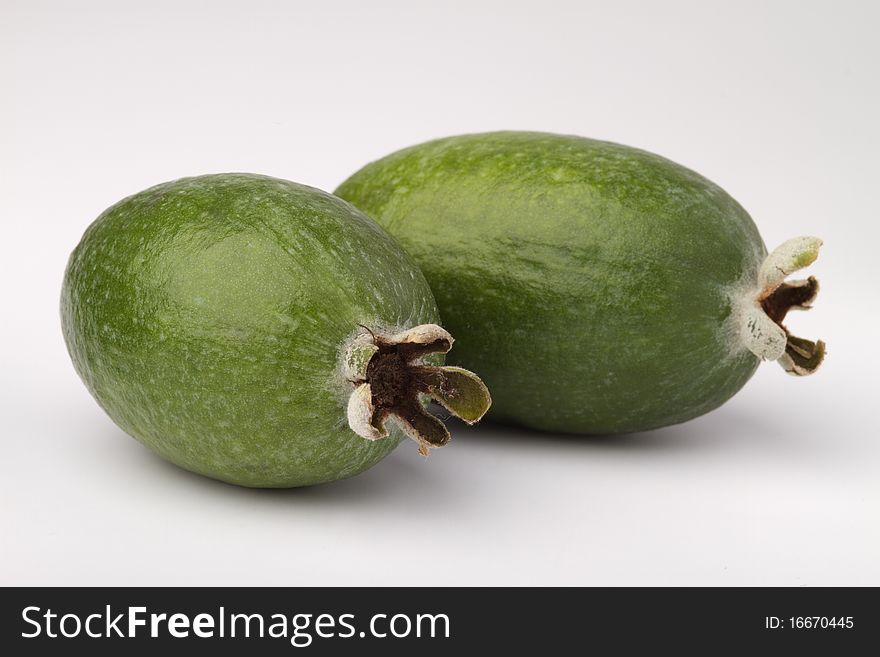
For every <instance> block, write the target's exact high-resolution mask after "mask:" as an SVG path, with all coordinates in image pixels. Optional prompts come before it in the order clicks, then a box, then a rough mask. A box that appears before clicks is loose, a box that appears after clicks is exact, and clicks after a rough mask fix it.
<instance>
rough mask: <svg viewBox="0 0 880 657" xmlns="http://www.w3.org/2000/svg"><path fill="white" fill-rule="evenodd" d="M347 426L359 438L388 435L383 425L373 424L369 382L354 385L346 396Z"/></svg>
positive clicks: (374, 437) (368, 438)
mask: <svg viewBox="0 0 880 657" xmlns="http://www.w3.org/2000/svg"><path fill="white" fill-rule="evenodd" d="M347 415H348V426H349V427H350V428H351V430H352V431H354V432H355V433H356V434H357V435H359V436H360V437H361V438H366V439H367V440H379V439H380V438H384V437H385V436H387V435H388V431H386V429H385V427H384V425H382V424H378V425H377V424H375V418H376V409H375V408H374V407H373V394H372V392H371V390H370V384H369V383H361V384H360V385H358V386H356V387H355V389H354V391H353V392H352V393H351V396H350V397H349V398H348V409H347Z"/></svg>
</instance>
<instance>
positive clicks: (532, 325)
mask: <svg viewBox="0 0 880 657" xmlns="http://www.w3.org/2000/svg"><path fill="white" fill-rule="evenodd" d="M336 194H338V195H339V196H341V197H342V198H345V199H346V200H348V201H351V202H352V203H353V204H354V205H356V206H358V207H359V208H360V209H361V210H363V211H365V212H366V213H367V214H369V215H370V216H372V217H373V218H375V219H376V220H377V221H378V222H379V223H380V224H381V225H382V226H384V227H385V228H386V229H387V230H388V231H389V232H390V233H391V234H392V235H394V236H395V237H396V238H397V239H398V240H399V241H400V243H401V244H402V245H403V246H404V248H405V249H406V250H407V251H408V252H409V253H410V254H411V255H412V256H413V257H414V258H415V260H416V261H417V262H418V263H419V265H420V266H421V268H422V271H423V272H424V273H425V276H426V278H427V279H428V282H429V283H430V285H431V288H432V290H433V292H434V295H435V297H436V299H437V303H438V306H439V309H440V312H441V314H442V316H443V319H444V325H445V326H446V327H447V328H448V329H449V330H450V331H451V332H453V333H454V334H455V335H456V337H458V338H459V339H460V340H461V344H462V348H461V349H459V350H457V351H456V353H455V355H454V356H453V358H451V359H450V362H456V359H461V360H460V362H463V363H467V364H468V366H472V367H474V368H475V369H476V370H477V371H479V372H480V374H481V376H482V377H483V378H484V380H485V381H486V383H487V384H488V385H489V387H490V388H491V389H492V395H493V399H494V404H493V408H492V413H491V416H492V417H494V418H496V419H498V420H502V421H508V422H513V423H518V424H522V425H525V426H529V427H535V428H540V429H547V430H554V431H567V432H584V433H616V432H626V431H636V430H643V429H651V428H655V427H661V426H664V425H669V424H673V423H677V422H682V421H684V420H687V419H690V418H693V417H696V416H698V415H701V414H703V413H705V412H707V411H709V410H711V409H713V408H715V407H717V406H719V405H720V404H722V403H723V402H724V401H725V400H727V399H728V398H730V397H731V396H732V395H733V394H735V393H736V392H737V391H738V390H739V389H740V388H741V387H742V386H743V385H744V384H745V382H746V381H747V380H748V379H749V378H750V377H751V376H752V374H753V373H754V371H755V369H756V367H757V365H758V363H759V362H760V361H761V359H765V360H776V361H777V362H779V363H780V364H781V365H782V366H783V368H784V369H785V370H786V371H788V372H790V373H792V374H797V375H804V374H809V373H811V372H813V371H815V369H816V368H817V367H818V366H819V363H820V362H821V361H822V358H823V355H824V344H823V343H822V342H821V341H818V342H813V341H811V340H806V339H802V338H798V337H796V336H794V335H792V334H791V333H790V332H789V331H788V329H787V328H786V326H785V324H784V321H785V320H786V319H787V317H786V315H787V313H788V312H789V311H791V310H803V309H806V308H809V307H810V306H811V304H812V302H813V300H814V298H815V296H816V293H817V291H818V283H817V281H816V279H815V278H812V277H810V278H806V279H803V280H795V281H788V280H787V278H788V276H789V275H790V274H793V273H794V272H796V271H798V270H800V269H802V268H804V267H806V266H807V265H808V264H810V263H811V262H812V261H813V260H814V259H815V258H816V255H817V252H818V249H819V246H820V244H821V241H820V240H819V239H817V238H814V237H802V238H795V239H793V240H790V241H788V242H786V243H785V244H783V245H782V246H781V247H779V248H778V249H776V250H775V251H773V252H772V253H770V254H769V255H768V254H767V251H766V249H765V247H764V242H763V241H762V239H761V236H760V234H759V232H758V229H757V228H756V226H755V224H754V222H753V221H752V219H751V218H750V217H749V215H748V213H747V212H746V211H745V210H744V209H743V208H742V207H741V206H740V205H739V204H738V203H737V202H736V201H735V200H734V199H733V198H731V197H730V196H729V195H728V194H727V193H725V192H724V190H722V189H721V188H720V187H718V186H717V185H716V184H714V183H712V182H710V181H709V180H707V179H706V178H704V177H702V176H700V175H698V174H697V173H695V172H693V171H691V170H689V169H687V168H685V167H683V166H680V165H678V164H675V163H674V162H671V161H669V160H667V159H665V158H662V157H660V156H657V155H653V154H651V153H648V152H645V151H641V150H637V149H634V148H629V147H626V146H621V145H619V144H613V143H608V142H602V141H595V140H591V139H586V138H581V137H573V136H563V135H553V134H543V133H524V132H499V133H489V134H477V135H464V136H460V137H450V138H446V139H439V140H436V141H432V142H428V143H425V144H421V145H418V146H413V147H411V148H407V149H404V150H402V151H398V152H396V153H393V154H391V155H388V156H387V157H384V158H382V159H380V160H378V161H376V162H373V163H372V164H369V165H367V166H365V167H364V168H363V169H361V170H360V171H358V172H357V173H355V174H354V175H353V176H351V177H350V178H349V179H348V180H346V181H345V182H344V183H342V185H340V187H339V188H338V189H337V190H336Z"/></svg>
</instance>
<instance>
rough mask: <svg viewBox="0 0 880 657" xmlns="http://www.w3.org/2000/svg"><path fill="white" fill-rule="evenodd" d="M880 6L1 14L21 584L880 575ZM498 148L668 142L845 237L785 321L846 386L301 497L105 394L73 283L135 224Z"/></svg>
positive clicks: (790, 231)
mask: <svg viewBox="0 0 880 657" xmlns="http://www.w3.org/2000/svg"><path fill="white" fill-rule="evenodd" d="M877 7H878V5H877V3H873V2H869V1H866V2H862V3H858V2H842V1H840V0H836V1H834V2H742V1H740V2H736V3H732V2H663V3H653V2H613V3H611V2H602V3H599V2H595V3H589V2H552V1H548V0H544V1H542V2H511V1H507V2H476V1H474V0H470V1H467V2H442V3H441V2H436V3H427V2H418V1H414V0H410V1H408V2H407V1H401V2H369V3H368V2H327V1H322V2H270V1H262V0H247V1H245V0H242V1H240V2H185V1H181V0H173V1H170V2H168V1H156V0H151V1H150V2H137V3H133V2H90V1H84V2H83V1H81V2H76V3H72V2H70V3H69V2H55V3H47V2H34V1H31V0H28V1H24V0H21V1H17V2H10V1H9V0H0V93H2V102H0V221H2V233H0V248H2V254H0V268H2V271H0V274H2V277H0V285H2V294H3V296H2V306H0V307H2V323H0V345H2V347H0V349H2V367H0V404H2V413H0V422H2V425H0V431H2V436H0V439H2V444H0V477H2V479H0V495H2V498H0V504H2V505H0V584H7V585H8V584H117V585H135V584H147V585H152V584H217V585H220V584H284V585H300V584H389V585H390V584H443V585H446V584H590V585H592V584H615V585H617V584H674V585H684V584H697V585H702V584H732V585H740V584H758V585H764V584H787V585H829V584H872V585H880V563H878V555H880V529H878V519H880V432H878V430H877V404H878V394H877V393H878V387H877V383H876V377H877V372H878V369H880V367H878V366H880V359H878V351H880V346H878V337H877V328H876V326H877V323H876V322H877V310H876V308H877V296H878V295H877V287H876V283H874V281H873V278H872V277H873V276H874V274H875V272H876V254H877V251H878V237H880V234H878V224H880V219H878V203H877V198H878V192H877V185H878V173H880V167H878V160H877V153H878V149H880V130H878V123H880V119H878V117H880V102H878V101H880V92H878V80H880V66H878V62H880V48H878V43H880V41H878V39H877V35H876V30H877V25H878V23H880V12H878V9H877ZM493 129H532V130H546V131H553V132H564V133H577V134H582V135H586V136H592V137H597V138H602V139H609V140H613V141H619V142H623V143H627V144H631V145H634V146H639V147H641V148H645V149H648V150H651V151H655V152H658V153H660V154H663V155H666V156H667V157H670V158H672V159H674V160H676V161H679V162H681V163H682V164H685V165H687V166H689V167H691V168H693V169H696V170H697V171H699V172H701V173H703V174H704V175H706V176H708V177H709V178H711V179H713V180H715V181H716V182H718V183H719V184H721V185H722V186H723V187H724V188H725V189H727V190H728V191H729V192H730V193H731V194H732V195H733V196H734V197H735V198H737V199H738V200H739V201H740V202H741V203H742V204H743V205H744V206H745V207H746V208H747V209H748V210H749V211H750V212H751V214H752V216H753V217H754V218H755V220H756V222H757V223H758V225H759V226H760V228H761V230H762V233H763V235H764V238H765V240H766V241H767V243H768V245H769V246H771V247H772V246H774V245H776V244H777V243H779V242H781V241H782V240H784V239H786V238H788V237H792V236H794V235H799V234H818V235H820V236H822V237H824V238H825V240H826V246H825V248H824V251H823V253H822V255H821V258H820V260H819V261H818V262H817V263H816V265H815V266H814V267H813V270H812V273H815V274H816V275H817V276H819V278H820V279H821V281H822V283H823V290H822V292H821V294H820V297H819V300H818V302H817V306H816V308H815V309H814V310H813V311H812V312H811V313H809V314H799V315H796V316H794V317H792V318H791V321H790V323H791V324H792V325H793V326H795V327H796V328H797V332H798V333H799V334H801V335H804V336H806V337H814V338H815V337H822V338H824V339H826V340H827V342H828V345H829V349H828V351H829V356H828V360H827V363H826V365H825V367H824V369H823V370H822V371H820V373H819V374H817V375H816V376H814V377H812V378H809V379H800V380H798V379H794V378H791V377H789V376H786V375H785V374H784V373H783V372H782V370H781V369H780V368H779V367H777V366H776V365H774V364H767V365H764V366H763V367H762V368H761V370H760V371H759V372H758V374H757V375H756V376H755V378H754V379H753V380H752V381H751V382H750V383H749V384H748V385H747V386H746V388H745V389H744V390H743V391H742V392H741V393H740V394H739V395H737V396H736V397H735V398H734V399H733V400H732V401H730V402H729V403H728V404H727V405H725V406H724V407H723V408H721V409H720V410H718V411H716V412H714V413H711V414H710V415H708V416H706V417H703V418H701V419H698V420H695V421H692V422H690V423H687V424H685V425H682V426H677V427H671V428H667V429H663V430H660V431H655V432H652V433H646V434H636V435H629V436H623V437H609V438H595V437H594V438H583V437H570V436H569V437H566V436H556V435H546V434H543V435H542V434H537V433H530V432H526V431H518V430H507V429H502V428H497V427H492V426H490V425H486V426H482V427H479V428H478V429H474V430H469V429H463V428H461V427H460V426H456V427H454V435H455V440H454V442H453V444H452V445H451V446H450V447H449V448H447V449H444V450H441V451H438V452H435V453H434V454H433V455H432V456H431V458H430V459H428V460H427V461H424V460H422V459H421V458H420V457H419V456H418V454H417V453H416V449H415V447H414V446H413V445H412V444H404V445H402V446H401V447H400V449H398V450H397V451H396V452H395V453H394V454H393V455H392V456H390V457H389V458H388V459H386V460H385V461H383V462H382V463H381V464H379V465H378V466H376V467H375V468H373V469H372V470H370V471H368V472H367V473H365V474H363V475H361V476H359V477H356V478H354V479H351V480H347V481H344V482H340V483H336V484H330V485H325V486H322V487H317V488H311V489H298V490H287V491H256V490H246V489H241V488H236V487H232V486H228V485H225V484H221V483H217V482H213V481H210V480H208V479H204V478H201V477H198V476H195V475H191V474H188V473H186V472H183V471H181V470H178V469H176V468H174V467H173V466H170V465H167V464H165V463H164V462H162V461H160V460H159V459H158V458H156V457H154V456H153V455H152V454H151V453H150V452H148V451H147V450H146V449H145V448H143V447H141V446H140V445H139V444H138V443H137V442H135V441H134V440H132V439H130V438H128V437H126V436H125V435H124V434H123V433H122V432H121V431H120V430H119V429H117V428H116V427H115V426H114V425H113V424H112V422H111V421H110V420H109V419H108V418H107V417H106V416H105V415H104V414H103V412H102V411H101V410H100V409H99V408H98V406H97V405H96V404H95V403H94V401H93V400H92V399H91V397H90V396H89V395H88V393H87V392H86V390H85V388H84V387H83V385H82V384H81V383H80V381H79V379H78V378H77V376H76V374H75V372H74V370H73V368H72V366H71V365H70V362H69V359H68V356H67V354H66V352H65V348H64V345H63V342H62V338H61V332H60V327H59V317H58V296H59V290H60V286H61V279H62V272H63V269H64V266H65V263H66V259H67V256H68V254H69V252H70V250H71V249H72V248H73V247H74V245H75V244H76V243H77V241H78V240H79V237H80V236H81V234H82V232H83V230H84V229H85V228H86V226H87V225H88V224H89V223H90V222H91V221H92V220H93V219H94V218H95V217H96V216H97V215H98V214H99V213H100V212H101V211H102V210H103V209H104V208H105V207H107V206H108V205H110V204H112V203H114V202H115V201H117V200H119V199H120V198H122V197H123V196H126V195H128V194H131V193H133V192H136V191H138V190H140V189H142V188H145V187H147V186H150V185H152V184H155V183H158V182H161V181H164V180H168V179H172V178H177V177H180V176H185V175H195V174H201V173H208V172H219V171H253V172H258V173H265V174H270V175H275V176H279V177H282V178H288V179H292V180H296V181H299V182H303V183H307V184H310V185H314V186H317V187H321V188H323V189H328V190H332V189H333V188H334V187H335V186H336V185H337V184H338V183H339V182H340V181H341V180H343V179H344V178H345V177H346V176H348V175H349V174H350V173H352V172H353V171H354V170H356V169H357V168H359V167H360V166H361V165H363V164H365V163H366V162H368V161H370V160H372V159H375V158H377V157H380V156H382V155H384V154H386V153H389V152H391V151H393V150H395V149H397V148H400V147H403V146H406V145H409V144H413V143H417V142H420V141H423V140H426V139H429V138H433V137H439V136H445V135H450V134H456V133H462V132H474V131H483V130H493ZM584 403H586V404H588V403H589V400H588V399H585V400H584Z"/></svg>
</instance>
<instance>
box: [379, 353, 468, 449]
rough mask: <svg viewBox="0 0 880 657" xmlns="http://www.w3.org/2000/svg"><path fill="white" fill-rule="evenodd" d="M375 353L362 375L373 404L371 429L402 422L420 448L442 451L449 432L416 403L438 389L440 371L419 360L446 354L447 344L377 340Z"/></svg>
mask: <svg viewBox="0 0 880 657" xmlns="http://www.w3.org/2000/svg"><path fill="white" fill-rule="evenodd" d="M376 346H378V347H379V351H378V352H376V354H375V355H374V356H373V357H372V358H371V359H370V362H369V364H368V365H367V371H366V383H368V384H369V385H370V392H371V393H372V402H373V419H372V423H373V425H374V426H380V425H382V424H383V423H384V422H385V420H386V419H387V418H388V417H389V416H391V415H395V416H397V417H398V418H400V419H401V420H403V421H404V422H405V423H406V424H407V425H408V426H409V429H410V433H414V434H416V435H417V436H418V438H419V440H420V441H421V444H422V453H423V454H424V453H426V449H427V448H426V447H425V445H426V444H427V445H430V446H431V447H442V446H443V445H445V444H446V443H447V442H448V441H449V431H448V430H447V429H446V427H445V426H444V425H443V423H442V422H440V421H439V420H438V419H437V418H435V417H434V416H433V415H431V414H430V413H428V412H427V411H426V410H425V408H424V406H422V403H421V401H420V400H419V395H420V394H426V395H429V396H433V395H434V393H435V391H436V390H437V389H438V388H439V387H440V386H441V385H442V382H443V379H444V374H443V371H442V369H441V368H439V367H433V366H431V365H425V364H423V363H422V362H421V358H422V357H424V356H426V355H428V354H431V353H438V352H440V353H443V352H446V351H449V348H450V346H451V344H450V342H449V341H448V340H443V339H440V340H434V341H432V342H428V343H409V342H404V343H397V344H392V343H388V342H384V341H382V340H381V339H378V338H377V341H376Z"/></svg>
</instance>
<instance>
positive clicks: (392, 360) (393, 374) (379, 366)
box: [367, 350, 413, 409]
mask: <svg viewBox="0 0 880 657" xmlns="http://www.w3.org/2000/svg"><path fill="white" fill-rule="evenodd" d="M367 383H369V384H370V390H371V391H372V393H373V405H374V406H375V407H376V408H377V409H378V408H392V407H394V406H399V405H400V404H401V403H402V402H403V401H404V400H405V399H406V398H407V397H410V396H412V389H413V374H412V372H411V367H410V365H409V364H407V362H406V361H405V360H404V359H403V357H402V356H401V355H400V354H399V353H397V350H393V351H386V352H384V353H383V352H382V351H381V350H380V351H379V352H378V353H377V354H376V355H375V356H373V358H372V359H371V360H370V363H369V365H367Z"/></svg>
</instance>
